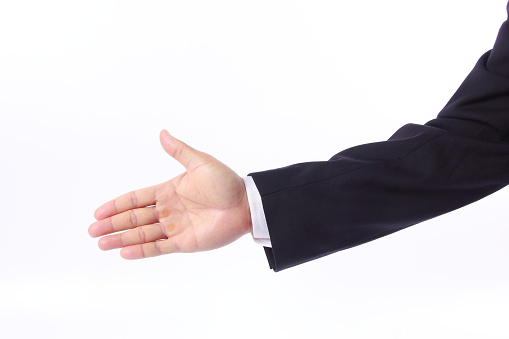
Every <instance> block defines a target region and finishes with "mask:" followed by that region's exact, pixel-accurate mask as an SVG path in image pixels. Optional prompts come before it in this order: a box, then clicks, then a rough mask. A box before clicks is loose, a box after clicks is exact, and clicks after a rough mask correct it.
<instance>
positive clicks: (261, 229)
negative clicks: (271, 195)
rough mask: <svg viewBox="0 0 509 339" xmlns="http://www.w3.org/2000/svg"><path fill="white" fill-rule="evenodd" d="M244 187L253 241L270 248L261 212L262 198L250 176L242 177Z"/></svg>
mask: <svg viewBox="0 0 509 339" xmlns="http://www.w3.org/2000/svg"><path fill="white" fill-rule="evenodd" d="M242 179H243V180H244V185H246V192H247V200H248V201H249V209H250V210H251V222H252V224H253V232H252V235H253V240H254V241H255V243H257V244H258V245H261V246H265V247H272V244H271V243H270V235H269V227H268V226H267V220H265V212H264V211H263V204H262V197H261V195H260V192H258V188H257V187H256V184H255V182H254V180H253V178H251V177H250V176H247V177H242Z"/></svg>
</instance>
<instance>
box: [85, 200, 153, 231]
mask: <svg viewBox="0 0 509 339" xmlns="http://www.w3.org/2000/svg"><path fill="white" fill-rule="evenodd" d="M157 221H158V218H157V212H156V209H155V207H146V208H137V209H132V210H129V211H127V212H123V213H120V214H117V215H114V216H112V217H110V218H106V219H102V220H99V221H96V222H94V223H93V224H92V225H90V227H89V228H88V233H89V234H90V235H91V236H92V237H94V238H95V237H99V236H102V235H106V234H110V233H115V232H119V231H124V230H127V229H131V228H135V227H138V226H143V225H149V224H153V223H156V222H157Z"/></svg>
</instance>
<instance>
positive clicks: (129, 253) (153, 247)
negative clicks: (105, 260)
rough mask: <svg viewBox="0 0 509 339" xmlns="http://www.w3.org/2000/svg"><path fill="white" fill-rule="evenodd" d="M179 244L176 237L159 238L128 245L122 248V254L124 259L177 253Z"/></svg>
mask: <svg viewBox="0 0 509 339" xmlns="http://www.w3.org/2000/svg"><path fill="white" fill-rule="evenodd" d="M177 252H179V250H178V246H177V245H176V243H175V241H174V239H172V238H169V239H165V240H157V241H153V242H149V243H145V244H139V245H133V246H127V247H124V248H122V249H121V250H120V256H122V258H124V259H129V260H132V259H143V258H150V257H156V256H158V255H163V254H169V253H177Z"/></svg>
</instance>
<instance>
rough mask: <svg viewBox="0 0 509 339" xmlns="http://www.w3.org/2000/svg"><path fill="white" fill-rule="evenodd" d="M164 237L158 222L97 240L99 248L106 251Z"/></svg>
mask: <svg viewBox="0 0 509 339" xmlns="http://www.w3.org/2000/svg"><path fill="white" fill-rule="evenodd" d="M165 238H166V236H165V234H164V232H163V230H162V228H161V225H160V224H152V225H145V226H140V227H136V228H135V229H133V230H129V231H127V232H124V233H120V234H113V235H109V236H106V237H104V238H101V239H100V240H99V248H100V249H102V250H104V251H107V250H111V249H114V248H121V247H126V246H131V245H137V244H143V243H147V242H152V241H155V240H159V239H165Z"/></svg>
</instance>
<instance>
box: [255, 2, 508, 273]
mask: <svg viewBox="0 0 509 339" xmlns="http://www.w3.org/2000/svg"><path fill="white" fill-rule="evenodd" d="M508 5H509V4H508ZM508 10H509V6H508ZM508 25H509V24H508V23H507V21H506V22H504V23H503V25H502V27H501V29H500V32H499V34H498V37H497V40H496V43H495V45H494V47H493V49H492V50H491V51H488V52H486V53H485V54H484V55H483V56H481V58H480V59H479V60H478V62H477V63H476V65H475V67H474V68H473V70H472V71H471V73H470V74H469V75H468V77H467V78H466V79H465V80H464V82H463V83H462V84H461V86H460V87H459V89H458V90H457V92H456V93H455V94H454V96H453V97H452V98H451V100H450V101H449V102H448V103H447V105H446V106H445V107H444V108H443V110H442V111H441V112H440V113H439V114H438V117H437V118H436V119H434V120H431V121H429V122H428V123H426V124H424V125H415V124H408V125H405V126H403V127H401V128H400V129H399V130H398V131H396V133H395V134H394V135H393V136H391V137H390V138H389V140H387V141H384V142H378V143H371V144H366V145H360V146H356V147H353V148H350V149H347V150H344V151H342V152H340V153H338V154H336V155H334V156H333V157H332V158H331V159H330V160H328V161H322V162H309V163H301V164H296V165H292V166H288V167H284V168H279V169H274V170H269V171H264V172H258V173H251V174H250V175H251V176H252V177H253V179H254V181H255V183H256V186H257V187H258V190H259V192H260V194H261V197H262V203H263V208H264V211H265V217H266V219H267V224H268V227H269V233H270V238H271V242H272V248H265V251H266V254H267V257H268V260H269V264H270V267H271V268H272V269H274V270H275V271H280V270H283V269H286V268H289V267H291V266H294V265H298V264H301V263H304V262H307V261H310V260H313V259H316V258H319V257H322V256H325V255H328V254H331V253H334V252H337V251H340V250H343V249H347V248H350V247H353V246H357V245H360V244H363V243H366V242H368V241H371V240H374V239H377V238H380V237H383V236H385V235H388V234H390V233H393V232H396V231H399V230H401V229H403V228H406V227H408V226H411V225H415V224H417V223H420V222H422V221H424V220H428V219H431V218H434V217H436V216H438V215H441V214H444V213H447V212H450V211H452V210H455V209H457V208H460V207H462V206H465V205H467V204H470V203H472V202H474V201H477V200H479V199H481V198H483V197H485V196H487V195H489V194H491V193H493V192H495V191H497V190H499V189H501V188H502V187H504V186H505V185H507V184H508V183H509V143H508V140H509V26H508Z"/></svg>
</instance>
